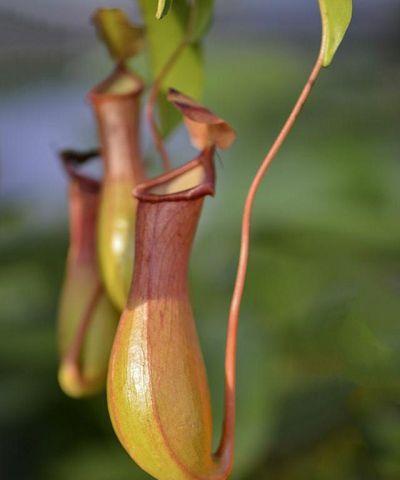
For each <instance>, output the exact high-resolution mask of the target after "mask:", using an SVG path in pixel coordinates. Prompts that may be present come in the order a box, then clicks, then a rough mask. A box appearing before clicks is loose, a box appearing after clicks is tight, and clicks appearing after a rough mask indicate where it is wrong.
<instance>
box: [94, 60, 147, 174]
mask: <svg viewBox="0 0 400 480" xmlns="http://www.w3.org/2000/svg"><path fill="white" fill-rule="evenodd" d="M142 90H143V83H142V81H141V79H140V78H139V77H137V76H136V75H135V74H134V73H133V72H130V71H128V70H126V69H125V68H123V67H117V69H116V70H115V71H114V73H113V74H112V75H111V76H110V77H109V78H108V79H106V80H105V81H104V82H103V83H101V84H100V85H98V86H97V87H95V88H94V89H93V90H92V91H91V92H90V94H89V98H90V100H91V102H92V105H93V108H94V111H95V114H96V118H97V122H98V131H99V137H100V144H101V151H102V156H103V158H104V163H105V175H106V177H107V178H112V179H117V180H118V179H122V178H123V179H131V180H132V181H133V183H135V184H136V183H138V182H141V181H143V179H144V171H143V167H142V160H141V152H140V144H139V123H140V94H141V93H142Z"/></svg>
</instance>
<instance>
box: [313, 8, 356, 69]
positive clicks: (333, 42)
mask: <svg viewBox="0 0 400 480" xmlns="http://www.w3.org/2000/svg"><path fill="white" fill-rule="evenodd" d="M319 6H320V9H321V18H322V47H321V52H322V64H323V66H324V67H327V66H329V65H330V64H331V62H332V60H333V57H334V56H335V53H336V50H337V49H338V48H339V45H340V43H341V42H342V40H343V37H344V35H345V34H346V31H347V28H348V26H349V24H350V21H351V16H352V10H353V1H352V0H319Z"/></svg>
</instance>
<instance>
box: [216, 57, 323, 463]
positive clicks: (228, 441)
mask: <svg viewBox="0 0 400 480" xmlns="http://www.w3.org/2000/svg"><path fill="white" fill-rule="evenodd" d="M321 68H322V56H321V54H320V55H319V56H318V59H317V61H316V63H315V65H314V68H313V70H312V72H311V74H310V76H309V78H308V80H307V83H306V84H305V86H304V88H303V91H302V92H301V94H300V96H299V98H298V100H297V102H296V104H295V106H294V108H293V110H292V112H291V113H290V115H289V117H288V119H287V120H286V122H285V124H284V126H283V128H282V130H281V131H280V133H279V135H278V136H277V138H276V140H275V142H274V144H273V145H272V147H271V149H270V150H269V152H268V154H267V156H266V157H265V158H264V160H263V162H262V164H261V166H260V167H259V169H258V171H257V173H256V175H255V177H254V180H253V182H252V184H251V186H250V189H249V192H248V195H247V198H246V202H245V206H244V210H243V217H242V233H241V243H240V257H239V264H238V268H237V274H236V280H235V286H234V291H233V294H232V300H231V305H230V311H229V320H228V329H227V341H226V352H225V417H224V427H223V434H222V439H221V444H220V446H219V449H218V453H219V454H227V455H231V454H232V452H233V445H234V429H235V389H236V350H237V331H238V323H239V315H240V306H241V302H242V298H243V290H244V286H245V280H246V273H247V266H248V259H249V246H250V227H251V215H252V211H253V206H254V199H255V196H256V193H257V191H258V188H259V186H260V184H261V182H262V180H263V178H264V176H265V174H266V172H267V170H268V168H269V167H270V165H271V163H272V161H273V160H274V158H275V157H276V155H277V153H278V152H279V150H280V148H281V146H282V144H283V143H284V141H285V139H286V138H287V136H288V135H289V133H290V132H291V130H292V128H293V125H294V123H295V122H296V119H297V117H298V115H299V113H300V112H301V110H302V108H303V106H304V104H305V102H306V100H307V99H308V97H309V95H310V92H311V90H312V87H313V85H314V83H315V81H316V80H317V77H318V74H319V72H320V70H321Z"/></svg>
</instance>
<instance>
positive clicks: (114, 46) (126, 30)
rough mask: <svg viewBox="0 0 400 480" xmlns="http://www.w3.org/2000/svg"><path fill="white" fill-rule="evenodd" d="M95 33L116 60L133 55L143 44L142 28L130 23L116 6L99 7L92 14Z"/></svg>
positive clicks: (119, 60) (122, 59)
mask: <svg viewBox="0 0 400 480" xmlns="http://www.w3.org/2000/svg"><path fill="white" fill-rule="evenodd" d="M93 22H94V24H95V27H96V30H97V33H98V35H99V37H100V38H101V40H102V41H103V42H104V43H105V44H106V46H107V48H108V51H109V53H110V55H111V57H112V58H113V59H114V60H115V61H116V62H125V61H126V60H128V59H129V58H131V57H133V56H135V55H136V54H137V53H138V52H139V51H140V50H141V49H142V47H143V44H144V41H143V40H144V28H143V27H139V26H136V25H134V24H133V23H131V21H130V20H129V18H128V17H127V15H126V14H125V13H124V12H123V11H122V10H119V9H118V8H100V9H99V10H97V11H96V13H95V14H94V16H93Z"/></svg>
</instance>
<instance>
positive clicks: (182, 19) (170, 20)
mask: <svg viewBox="0 0 400 480" xmlns="http://www.w3.org/2000/svg"><path fill="white" fill-rule="evenodd" d="M139 5H140V8H141V11H142V15H143V19H144V22H145V25H146V40H147V47H148V48H147V49H146V53H147V55H149V60H150V68H151V76H152V79H153V80H154V79H155V78H157V76H158V75H159V74H160V72H161V71H162V69H163V68H164V67H165V64H166V63H167V62H168V61H169V59H170V58H171V56H172V54H173V53H174V52H175V51H176V49H177V48H178V46H179V45H181V44H182V42H184V41H185V39H186V38H187V25H188V20H189V12H190V10H189V6H188V4H187V2H186V1H185V0H174V8H172V9H171V10H170V12H169V14H168V16H166V17H165V18H164V19H163V20H162V21H161V22H160V21H158V20H157V19H156V18H155V17H154V11H155V10H156V7H157V0H139ZM169 87H173V88H176V89H177V90H180V91H182V92H185V94H187V95H189V96H191V97H192V98H194V99H199V98H200V96H201V93H202V87H203V65H202V55H201V49H200V46H199V44H198V42H195V43H192V44H190V45H188V46H187V47H185V48H184V50H183V51H182V53H181V54H180V56H179V58H178V59H177V61H176V63H175V64H174V66H173V67H172V68H171V71H170V72H169V73H168V75H167V76H166V77H165V79H164V81H163V82H162V85H161V91H160V97H159V102H158V107H159V113H160V121H161V130H162V133H163V134H164V135H165V134H168V133H169V132H171V130H173V128H174V127H175V126H176V125H177V124H178V123H179V121H180V120H181V116H180V115H179V113H178V112H176V110H175V109H174V108H173V107H172V106H171V105H170V104H169V103H168V102H167V101H166V99H165V97H166V93H167V91H168V88H169Z"/></svg>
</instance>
